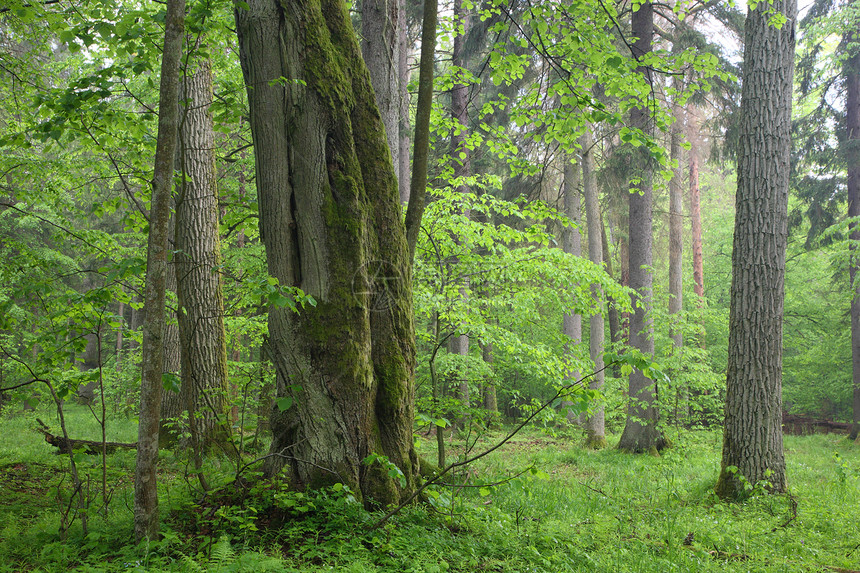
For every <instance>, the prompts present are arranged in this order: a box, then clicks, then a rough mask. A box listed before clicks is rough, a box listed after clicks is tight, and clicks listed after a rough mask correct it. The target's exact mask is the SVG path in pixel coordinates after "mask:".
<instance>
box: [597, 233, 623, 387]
mask: <svg viewBox="0 0 860 573" xmlns="http://www.w3.org/2000/svg"><path fill="white" fill-rule="evenodd" d="M600 239H601V242H602V243H603V264H604V266H605V267H606V273H607V274H608V275H609V276H611V277H612V278H615V273H613V271H612V255H611V254H610V252H609V240H608V238H607V236H606V225H605V224H604V222H603V220H601V221H600ZM607 303H608V304H609V311H608V312H607V313H606V314H607V317H606V319H607V321H608V322H609V341H610V342H611V343H613V344H615V343H616V342H619V341H620V340H621V339H622V336H621V325H620V324H619V322H620V321H619V317H618V307H617V306H616V305H615V301H614V300H613V299H612V298H611V297H610V298H609V299H608V300H607ZM615 370H616V369H613V372H615ZM613 375H614V376H615V377H616V378H617V377H618V374H617V373H616V374H613Z"/></svg>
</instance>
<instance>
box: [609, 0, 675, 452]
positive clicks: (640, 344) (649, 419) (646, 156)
mask: <svg viewBox="0 0 860 573" xmlns="http://www.w3.org/2000/svg"><path fill="white" fill-rule="evenodd" d="M633 35H634V36H635V37H636V38H637V40H636V42H635V43H634V44H633V53H634V55H635V56H637V57H642V56H644V55H646V54H648V53H649V52H650V51H651V40H652V38H653V36H654V7H653V5H652V4H651V3H650V2H645V3H643V4H642V5H640V6H639V9H638V10H636V11H635V12H633ZM637 69H638V71H639V73H641V74H643V75H645V76H646V77H649V78H650V75H651V71H650V68H648V67H646V66H640V67H639V68H637ZM630 123H631V125H633V126H634V127H638V128H639V129H641V130H642V131H644V132H645V133H651V132H652V131H653V120H652V118H651V116H650V113H649V111H648V108H646V107H641V108H636V109H634V110H633V111H632V112H631V113H630ZM634 153H635V155H634V165H635V169H636V174H637V175H639V179H640V183H639V185H638V186H637V187H638V191H634V192H632V193H630V197H629V200H630V221H629V224H630V254H629V257H630V259H629V264H630V287H631V288H632V289H634V290H635V291H636V295H637V298H638V304H637V305H636V308H635V310H634V312H633V316H632V319H631V321H630V345H631V346H633V347H634V348H637V349H639V351H640V352H642V354H644V355H645V356H653V354H654V337H653V324H652V321H651V318H650V316H649V315H650V314H651V308H652V287H653V281H654V277H653V276H652V274H651V265H652V258H651V257H652V254H651V244H652V227H653V221H652V193H653V187H652V180H651V179H652V176H653V159H652V158H651V157H650V153H649V152H648V151H647V150H646V149H645V148H644V146H643V147H642V148H639V149H637V150H635V152H634ZM629 399H630V405H629V407H628V410H627V424H626V425H625V426H624V432H623V433H622V434H621V440H620V441H619V443H618V447H619V448H621V449H622V450H626V451H630V452H648V451H651V450H653V449H655V448H656V449H658V450H659V449H661V448H662V447H663V446H664V441H663V436H662V434H661V432H660V429H659V428H658V427H657V420H658V411H657V383H656V382H655V381H654V380H651V379H649V378H648V377H646V376H645V374H643V373H642V371H641V370H639V369H634V371H633V372H632V373H631V374H630V392H629Z"/></svg>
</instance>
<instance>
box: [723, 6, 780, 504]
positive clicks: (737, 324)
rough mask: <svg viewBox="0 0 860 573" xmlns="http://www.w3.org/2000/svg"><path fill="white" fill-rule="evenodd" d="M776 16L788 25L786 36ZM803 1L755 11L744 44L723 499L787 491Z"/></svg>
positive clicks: (749, 16) (747, 26)
mask: <svg viewBox="0 0 860 573" xmlns="http://www.w3.org/2000/svg"><path fill="white" fill-rule="evenodd" d="M771 11H776V12H777V13H779V14H783V15H785V17H786V18H787V19H788V21H787V22H786V23H785V24H784V25H783V26H782V28H780V29H777V28H776V27H775V26H773V25H772V24H770V23H769V20H770V19H771V15H770V13H771ZM796 14H797V4H796V0H774V2H773V4H769V5H765V4H759V5H758V7H757V8H756V9H754V10H753V9H750V10H749V13H748V15H747V19H746V31H745V39H744V66H743V70H744V71H743V92H742V94H741V111H740V113H741V117H740V125H741V130H740V133H741V137H740V141H739V153H738V191H737V197H736V214H735V236H734V244H733V250H732V288H731V310H730V312H729V353H728V354H729V357H728V366H727V370H726V386H727V388H726V417H725V423H724V432H723V455H722V469H721V471H720V477H719V480H718V481H717V485H716V492H717V495H719V496H720V497H723V498H736V497H738V496H740V495H743V493H744V491H745V488H744V485H745V484H744V481H743V480H741V479H740V476H743V477H744V478H745V480H746V482H747V483H750V484H756V483H759V482H761V481H763V480H766V481H767V482H768V483H769V484H770V488H771V489H773V490H774V491H785V488H786V479H785V457H784V454H783V447H782V316H783V298H784V286H785V283H784V279H785V249H786V242H787V240H788V230H787V229H788V178H789V160H790V152H791V95H792V86H793V72H794V20H795V16H796Z"/></svg>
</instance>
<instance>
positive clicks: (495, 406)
mask: <svg viewBox="0 0 860 573" xmlns="http://www.w3.org/2000/svg"><path fill="white" fill-rule="evenodd" d="M481 357H482V358H483V359H484V362H486V363H487V364H488V365H490V366H492V364H493V360H494V359H493V343H492V342H487V343H486V344H483V345H482V346H481ZM482 394H483V395H482V398H483V405H484V410H486V411H487V412H491V413H495V412H498V411H499V403H498V400H497V399H496V383H495V382H494V380H493V378H492V375H491V377H490V378H489V379H488V380H485V381H484V388H483V392H482Z"/></svg>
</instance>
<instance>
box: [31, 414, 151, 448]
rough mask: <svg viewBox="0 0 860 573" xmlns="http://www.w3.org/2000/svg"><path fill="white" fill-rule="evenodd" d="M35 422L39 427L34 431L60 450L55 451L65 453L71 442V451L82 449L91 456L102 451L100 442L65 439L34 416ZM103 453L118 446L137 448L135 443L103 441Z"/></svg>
mask: <svg viewBox="0 0 860 573" xmlns="http://www.w3.org/2000/svg"><path fill="white" fill-rule="evenodd" d="M36 422H38V423H39V427H38V428H36V431H37V432H39V433H41V434H44V436H45V441H46V442H48V443H49V444H51V445H52V446H54V447H55V448H57V449H59V450H60V451H59V452H57V453H67V452H68V451H69V445H70V444H71V446H72V447H71V449H72V451H75V450H79V449H83V451H84V453H87V454H89V455H91V456H97V455H100V454H101V453H102V442H98V441H95V440H74V439H71V438H70V439H68V440H67V439H66V438H64V437H63V436H56V435H54V434H53V433H51V428H49V427H48V425H47V424H46V423H45V422H43V421H42V420H40V419H39V418H36ZM104 447H105V453H108V454H112V453H113V452H115V451H116V450H117V449H118V448H125V449H132V450H135V449H137V443H132V444H127V443H123V442H105V443H104Z"/></svg>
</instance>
